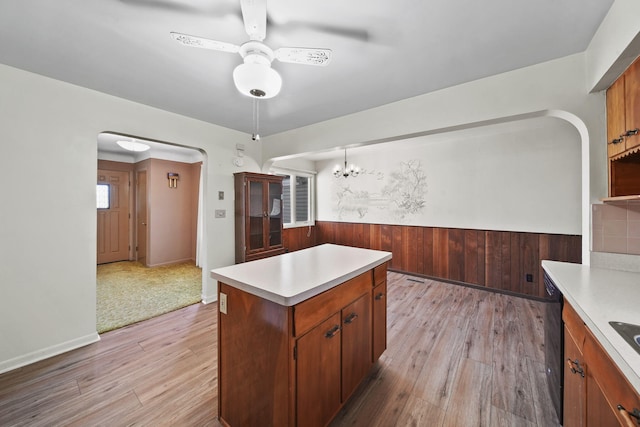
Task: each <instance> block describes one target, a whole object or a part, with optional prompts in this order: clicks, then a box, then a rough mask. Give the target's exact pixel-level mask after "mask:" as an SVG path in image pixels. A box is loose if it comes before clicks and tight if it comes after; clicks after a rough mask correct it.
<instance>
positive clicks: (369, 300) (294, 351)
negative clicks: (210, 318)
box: [218, 258, 387, 427]
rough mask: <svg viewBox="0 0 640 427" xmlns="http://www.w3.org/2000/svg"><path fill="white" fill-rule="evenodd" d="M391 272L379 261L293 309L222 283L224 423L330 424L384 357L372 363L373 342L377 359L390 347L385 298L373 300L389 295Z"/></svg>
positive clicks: (221, 391) (221, 398)
mask: <svg viewBox="0 0 640 427" xmlns="http://www.w3.org/2000/svg"><path fill="white" fill-rule="evenodd" d="M274 259H275V258H274ZM386 268H387V263H386V262H385V263H382V264H381V265H378V266H376V267H374V268H372V269H370V270H368V271H366V272H364V273H362V274H360V275H358V276H356V277H353V278H352V279H349V280H347V281H345V282H343V283H341V284H338V285H337V286H335V287H333V288H331V289H329V290H327V291H324V292H322V293H319V294H318V295H315V296H313V297H310V298H309V299H306V300H304V301H301V302H299V303H297V304H295V305H293V306H283V305H280V304H277V303H274V302H271V301H268V300H266V299H264V298H261V297H259V296H256V295H253V294H250V293H248V292H245V291H242V290H239V289H237V288H235V287H233V286H230V285H228V284H226V283H224V282H220V283H219V285H220V286H219V292H220V293H219V300H221V299H222V298H223V295H224V298H225V301H226V302H225V305H226V313H223V312H220V313H219V314H218V319H219V329H218V342H219V345H218V360H219V367H218V377H219V416H220V421H221V422H222V424H223V425H229V426H240V425H265V426H268V425H274V426H286V425H288V426H304V427H314V426H326V425H327V424H328V423H329V422H330V421H331V420H332V419H333V417H334V416H335V415H336V414H337V412H338V411H339V410H340V408H341V407H342V406H343V405H344V404H345V403H346V401H347V400H348V398H349V397H350V396H351V394H353V392H354V391H355V390H356V388H357V387H358V385H359V384H360V383H361V382H362V380H363V379H364V378H365V377H366V376H367V374H368V373H369V371H370V369H371V367H372V366H373V363H374V361H375V360H377V358H378V357H379V354H378V355H377V356H375V357H372V356H373V355H375V354H376V353H374V351H373V349H372V347H373V345H372V342H373V341H375V342H376V345H377V347H378V348H377V351H378V352H379V353H380V354H381V353H382V351H384V349H385V348H386V299H383V298H378V299H377V300H375V301H376V303H374V302H373V301H374V299H375V296H376V295H377V294H376V292H377V293H378V294H379V293H381V292H382V293H383V295H384V294H386ZM382 277H384V279H382ZM375 278H377V280H378V283H377V284H376V279H375ZM383 304H384V307H383ZM383 316H384V318H385V319H384V322H383V321H382V317H383ZM374 318H375V319H377V320H374ZM383 328H384V330H382V329H383Z"/></svg>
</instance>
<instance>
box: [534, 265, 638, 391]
mask: <svg viewBox="0 0 640 427" xmlns="http://www.w3.org/2000/svg"><path fill="white" fill-rule="evenodd" d="M542 267H543V268H544V270H545V271H546V272H547V273H548V274H549V277H551V279H552V280H553V282H554V283H555V284H556V286H557V287H558V289H560V291H561V292H562V294H563V296H564V299H565V301H567V302H569V304H571V307H573V308H574V309H575V311H576V313H577V314H578V315H579V316H580V317H581V318H582V320H583V321H584V323H585V324H586V325H587V326H588V327H589V329H591V331H592V332H593V335H594V336H595V337H596V338H597V339H598V341H600V344H602V347H603V348H604V349H605V350H606V351H607V353H609V356H610V357H611V359H612V360H613V361H614V362H615V364H616V365H617V366H618V368H619V369H620V371H622V373H623V374H624V375H625V377H626V378H627V379H628V380H629V382H630V383H631V385H632V386H633V387H634V388H635V389H636V392H638V394H640V354H638V353H637V352H636V351H635V350H634V349H633V348H632V347H631V345H630V344H629V343H627V342H626V341H625V340H624V339H623V338H622V337H621V336H620V335H619V334H618V333H617V332H616V331H615V330H614V329H613V328H612V327H611V325H609V322H610V321H619V322H625V323H632V324H636V325H640V273H630V272H626V271H619V270H606V269H601V268H591V267H589V266H586V265H581V264H570V263H564V262H556V261H542Z"/></svg>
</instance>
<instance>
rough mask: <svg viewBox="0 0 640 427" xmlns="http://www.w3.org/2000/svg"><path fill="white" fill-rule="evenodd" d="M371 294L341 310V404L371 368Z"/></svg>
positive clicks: (368, 293)
mask: <svg viewBox="0 0 640 427" xmlns="http://www.w3.org/2000/svg"><path fill="white" fill-rule="evenodd" d="M371 331H372V324H371V292H367V293H366V294H364V295H362V296H361V297H360V298H358V299H357V300H355V301H354V302H352V303H351V304H349V305H348V306H347V307H345V308H344V309H342V391H341V394H342V400H341V401H342V402H346V400H347V399H348V398H349V396H351V394H352V393H353V392H354V391H355V389H356V387H358V384H360V381H362V379H363V378H364V377H366V376H367V373H368V372H369V370H370V369H371V365H372V360H371V337H372V333H371Z"/></svg>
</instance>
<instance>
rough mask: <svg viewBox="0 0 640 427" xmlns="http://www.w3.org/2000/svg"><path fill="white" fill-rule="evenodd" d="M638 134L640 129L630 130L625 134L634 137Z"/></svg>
mask: <svg viewBox="0 0 640 427" xmlns="http://www.w3.org/2000/svg"><path fill="white" fill-rule="evenodd" d="M638 132H640V129H638V128H635V129H631V130H628V131H627V133H625V134H624V136H633V135H637V134H638Z"/></svg>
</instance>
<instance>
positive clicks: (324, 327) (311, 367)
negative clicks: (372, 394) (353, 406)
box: [296, 313, 341, 427]
mask: <svg viewBox="0 0 640 427" xmlns="http://www.w3.org/2000/svg"><path fill="white" fill-rule="evenodd" d="M340 338H341V326H340V313H336V314H334V315H333V316H331V317H330V318H329V319H327V320H325V321H324V322H322V323H321V324H320V325H318V326H316V327H315V328H313V329H311V330H310V331H309V332H308V333H307V334H305V335H303V336H302V337H300V338H299V339H298V340H297V342H296V401H297V404H296V424H297V425H298V426H310V427H313V426H325V425H326V424H327V423H328V422H329V421H330V420H331V418H333V416H334V415H335V414H336V412H337V411H338V409H339V408H340Z"/></svg>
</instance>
